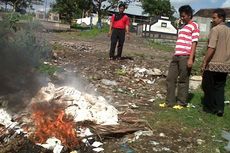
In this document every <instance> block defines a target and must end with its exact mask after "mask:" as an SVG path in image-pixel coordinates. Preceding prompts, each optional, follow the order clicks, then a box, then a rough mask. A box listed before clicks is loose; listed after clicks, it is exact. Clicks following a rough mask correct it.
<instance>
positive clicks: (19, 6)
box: [0, 0, 43, 12]
mask: <svg viewBox="0 0 230 153" xmlns="http://www.w3.org/2000/svg"><path fill="white" fill-rule="evenodd" d="M0 2H1V3H3V4H6V5H10V6H12V7H13V10H14V11H15V12H20V11H21V10H25V9H26V8H32V6H33V4H36V5H41V4H43V0H0Z"/></svg>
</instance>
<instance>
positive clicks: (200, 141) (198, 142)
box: [196, 139, 205, 145]
mask: <svg viewBox="0 0 230 153" xmlns="http://www.w3.org/2000/svg"><path fill="white" fill-rule="evenodd" d="M196 142H197V144H198V145H202V144H203V143H204V142H205V141H204V140H201V139H197V140H196Z"/></svg>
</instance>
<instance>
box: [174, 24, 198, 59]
mask: <svg viewBox="0 0 230 153" xmlns="http://www.w3.org/2000/svg"><path fill="white" fill-rule="evenodd" d="M199 34H200V30H199V28H198V24H197V23H195V22H194V21H190V22H189V23H188V24H186V25H185V26H184V27H183V28H182V29H180V30H179V33H178V38H177V42H176V49H175V54H174V55H177V56H182V55H190V53H191V48H192V42H198V39H199Z"/></svg>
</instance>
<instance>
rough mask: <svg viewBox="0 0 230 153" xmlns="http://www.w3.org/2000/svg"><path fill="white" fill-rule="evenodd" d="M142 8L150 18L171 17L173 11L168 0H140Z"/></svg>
mask: <svg viewBox="0 0 230 153" xmlns="http://www.w3.org/2000/svg"><path fill="white" fill-rule="evenodd" d="M141 2H142V7H143V9H144V11H145V13H149V14H150V15H151V16H168V17H170V18H171V17H172V16H173V14H174V12H175V9H174V7H173V6H172V5H171V3H170V1H169V0H142V1H141Z"/></svg>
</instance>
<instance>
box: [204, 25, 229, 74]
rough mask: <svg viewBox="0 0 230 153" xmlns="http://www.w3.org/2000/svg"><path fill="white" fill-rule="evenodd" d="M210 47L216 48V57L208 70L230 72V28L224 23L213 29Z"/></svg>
mask: <svg viewBox="0 0 230 153" xmlns="http://www.w3.org/2000/svg"><path fill="white" fill-rule="evenodd" d="M208 47H210V48H214V49H215V52H214V55H213V57H212V59H211V61H210V62H209V64H208V66H207V70H210V71H215V72H230V28H229V27H228V26H226V25H225V24H224V23H223V24H219V25H217V26H215V27H213V28H212V29H211V32H210V34H209V43H208Z"/></svg>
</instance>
